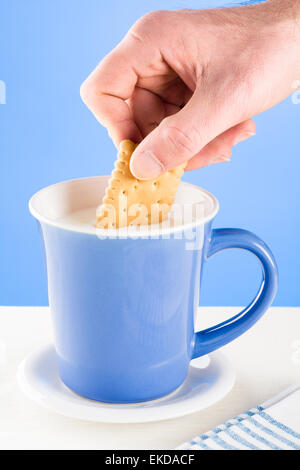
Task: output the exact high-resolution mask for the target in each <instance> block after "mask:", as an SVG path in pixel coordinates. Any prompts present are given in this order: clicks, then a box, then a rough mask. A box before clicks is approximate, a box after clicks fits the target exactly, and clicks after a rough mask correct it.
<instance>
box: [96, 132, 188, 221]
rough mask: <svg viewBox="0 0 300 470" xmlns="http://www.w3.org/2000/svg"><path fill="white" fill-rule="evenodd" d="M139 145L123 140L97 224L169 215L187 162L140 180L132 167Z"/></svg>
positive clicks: (152, 219)
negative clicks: (131, 161)
mask: <svg viewBox="0 0 300 470" xmlns="http://www.w3.org/2000/svg"><path fill="white" fill-rule="evenodd" d="M136 147H137V145H136V144H134V143H133V142H131V141H130V140H123V141H122V142H121V143H120V148H119V153H118V160H117V161H116V163H115V169H114V170H113V172H112V177H111V179H110V180H109V186H108V188H107V189H106V192H105V196H104V198H103V201H102V204H101V206H100V207H99V208H98V210H97V223H96V227H97V228H110V229H115V228H120V227H126V226H139V225H149V224H157V223H159V222H162V221H163V220H165V219H167V217H168V214H169V211H170V209H171V206H172V204H173V202H174V198H175V194H176V191H177V187H178V184H179V182H180V178H181V176H182V174H183V172H184V168H185V166H186V163H184V164H182V165H179V166H178V167H176V168H174V169H173V170H169V171H166V172H165V173H163V174H162V175H161V176H159V177H158V178H155V179H153V180H148V181H144V180H143V181H140V180H137V179H136V178H135V177H134V176H133V175H132V174H131V172H130V169H129V162H130V158H131V155H132V153H133V151H134V150H135V148H136Z"/></svg>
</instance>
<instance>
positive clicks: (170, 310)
mask: <svg viewBox="0 0 300 470" xmlns="http://www.w3.org/2000/svg"><path fill="white" fill-rule="evenodd" d="M107 180H108V177H105V176H100V177H92V178H82V179H78V180H72V181H65V182H62V183H58V184H56V185H53V186H49V187H47V188H45V189H42V190H41V191H39V192H38V193H36V194H35V195H34V196H33V197H32V198H31V200H30V211H31V213H32V214H33V216H34V217H35V218H36V219H37V220H38V221H39V223H40V226H41V230H42V235H43V240H44V247H45V253H46V263H47V274H48V292H49V303H50V308H51V315H52V319H53V325H54V341H55V349H56V353H57V363H58V369H59V374H60V377H61V379H62V381H63V382H64V384H65V385H67V386H68V387H69V388H70V389H71V390H73V391H74V392H76V393H78V394H80V395H82V396H84V397H87V398H90V399H93V400H97V401H102V402H109V403H132V402H141V401H147V400H153V399H156V398H159V397H162V396H164V395H167V394H169V393H171V392H173V391H174V390H175V389H177V388H178V387H180V386H181V385H182V383H183V382H184V380H185V378H186V376H187V372H188V367H189V363H190V361H191V360H192V359H193V358H197V357H199V356H203V355H205V354H208V353H210V352H211V351H214V350H216V349H218V348H220V347H222V346H224V345H225V344H227V343H229V342H230V341H232V340H234V339H235V338H237V337H238V336H240V335H241V334H242V333H244V332H245V331H246V330H248V329H249V328H250V327H251V326H252V325H254V323H255V322H256V321H257V320H258V319H259V318H260V317H261V316H262V315H263V313H264V312H265V311H266V310H267V308H268V307H269V306H270V305H271V303H272V301H273V298H274V296H275V293H276V290H277V277H278V275H277V268H276V263H275V261H274V258H273V255H272V253H271V251H270V249H269V248H268V247H267V245H266V244H265V243H264V242H263V241H262V240H261V239H259V238H258V237H257V236H256V235H254V234H253V233H251V232H248V231H245V230H241V229H236V228H223V229H214V230H212V227H211V226H212V220H213V219H214V217H215V215H216V213H217V211H218V202H217V200H216V199H215V198H214V197H213V196H212V195H211V194H209V193H207V192H206V191H204V190H202V189H200V188H198V187H197V186H193V185H190V184H188V183H180V186H179V190H178V194H181V197H182V200H183V202H184V203H193V204H194V203H195V201H196V202H199V204H203V201H204V202H205V204H204V205H205V208H206V209H205V211H206V212H205V211H204V212H205V213H202V215H201V217H199V218H198V219H196V220H194V221H192V222H191V223H190V226H189V227H188V229H189V231H190V234H189V238H188V240H187V237H186V236H185V233H186V229H187V227H186V225H178V226H174V227H170V228H167V229H164V231H163V232H157V233H155V234H154V235H155V236H152V237H147V236H139V235H137V236H135V237H133V236H132V237H130V236H122V235H120V236H119V237H118V236H116V234H115V235H114V236H106V237H105V236H104V237H102V236H99V234H97V233H96V229H95V228H94V227H93V225H92V224H85V225H84V224H83V225H76V223H72V224H70V223H66V217H67V216H68V214H71V213H80V212H77V211H81V210H83V209H85V208H93V207H96V206H97V205H98V204H99V202H100V201H101V198H102V196H103V193H104V190H105V187H106V186H107ZM92 211H93V209H92ZM106 233H107V232H106ZM191 233H192V235H193V236H194V238H193V237H191ZM193 240H196V241H195V243H194V242H193ZM193 243H194V245H193ZM228 248H241V249H244V250H247V251H250V252H251V253H253V254H254V255H255V256H256V257H257V258H258V259H259V261H260V263H261V267H262V274H263V277H262V282H261V285H260V287H259V290H258V294H257V295H256V297H255V298H254V300H253V301H252V302H251V304H250V305H249V306H248V307H247V308H245V309H244V310H242V311H241V312H240V313H239V314H238V315H235V316H234V317H233V318H230V319H228V320H227V321H224V322H223V323H221V324H218V325H216V326H214V327H211V328H208V329H206V330H203V331H199V332H195V331H194V315H195V314H196V313H197V308H198V303H199V292H200V279H201V275H200V274H201V272H202V267H203V263H204V262H206V261H207V260H208V259H209V258H210V257H211V256H213V255H215V254H216V253H218V252H219V251H223V250H226V249H228Z"/></svg>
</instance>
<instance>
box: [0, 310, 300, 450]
mask: <svg viewBox="0 0 300 470" xmlns="http://www.w3.org/2000/svg"><path fill="white" fill-rule="evenodd" d="M238 310H239V309H238V308H236V307H235V308H232V307H224V308H223V307H222V308H221V307H218V308H212V307H210V308H207V307H203V308H201V309H200V315H199V322H198V323H197V327H198V328H203V327H206V326H208V325H211V324H214V323H216V322H218V321H221V320H223V319H224V318H226V317H229V316H231V315H233V314H234V313H236V312H237V311H238ZM51 340H52V328H51V321H50V314H49V309H48V308H46V307H0V449H106V450H111V449H115V450H121V449H130V450H132V449H151V450H155V449H161V450H169V449H173V448H175V447H176V446H178V445H179V444H181V443H182V442H184V441H186V440H189V439H190V438H192V437H193V436H195V435H196V434H199V433H202V432H205V431H208V430H209V429H211V428H212V427H214V426H216V425H217V424H220V423H222V422H224V421H226V420H227V419H229V418H231V417H233V416H235V415H237V414H239V413H241V412H242V411H245V410H247V409H249V408H251V407H253V406H255V405H257V404H259V403H262V402H263V401H265V400H266V399H268V398H270V397H272V396H273V395H275V394H277V393H278V392H280V391H281V390H283V389H284V388H286V387H288V386H290V385H292V384H294V383H296V382H299V381H300V308H284V307H280V308H279V307H277V308H271V309H270V310H269V311H268V312H267V314H266V315H265V316H264V317H263V318H262V319H261V320H260V321H259V322H258V323H257V324H256V325H255V326H254V327H253V328H252V329H251V330H250V331H249V332H247V333H246V334H244V335H243V336H242V337H240V338H238V339H237V340H235V341H234V342H233V343H232V344H230V345H228V346H226V347H224V348H223V350H224V352H225V353H226V354H227V356H228V357H229V358H230V359H231V361H232V363H233V365H234V367H235V369H236V372H237V380H236V384H235V386H234V388H233V390H232V391H231V393H230V394H229V395H228V396H227V397H226V398H224V399H223V400H222V401H221V402H219V403H217V404H216V405H214V406H212V407H210V408H208V409H207V410H205V411H202V412H198V413H194V414H192V415H188V416H185V417H183V418H178V419H172V420H168V421H163V422H155V423H150V424H131V425H127V424H122V425H116V424H98V423H89V422H83V421H77V420H73V419H70V418H65V417H63V416H59V415H57V414H55V413H52V412H50V411H47V410H46V409H44V408H41V407H39V406H38V405H36V404H35V403H34V402H32V401H31V400H29V399H28V398H27V397H25V396H24V395H23V393H22V392H21V391H20V390H19V388H18V386H17V383H16V371H17V367H18V365H19V363H20V361H21V360H22V359H23V358H24V357H25V356H26V355H27V354H28V353H30V352H31V351H34V350H35V349H36V348H38V347H40V346H42V345H45V344H47V343H49V342H51Z"/></svg>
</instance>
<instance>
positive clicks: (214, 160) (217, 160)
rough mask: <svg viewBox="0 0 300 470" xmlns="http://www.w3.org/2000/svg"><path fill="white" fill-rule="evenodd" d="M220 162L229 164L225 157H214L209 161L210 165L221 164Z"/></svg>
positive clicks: (228, 158)
mask: <svg viewBox="0 0 300 470" xmlns="http://www.w3.org/2000/svg"><path fill="white" fill-rule="evenodd" d="M222 162H230V157H227V155H221V156H218V157H214V158H212V159H211V161H210V163H211V164H213V163H222Z"/></svg>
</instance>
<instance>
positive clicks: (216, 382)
mask: <svg viewBox="0 0 300 470" xmlns="http://www.w3.org/2000/svg"><path fill="white" fill-rule="evenodd" d="M17 377H18V383H19V385H20V387H21V389H22V390H23V392H24V393H25V394H26V395H27V396H28V397H29V398H31V399H32V400H34V401H36V402H37V403H39V404H40V405H42V406H44V407H46V408H48V409H49V410H52V411H54V412H56V413H59V414H62V415H64V416H69V417H72V418H77V419H82V420H87V421H97V422H102V423H143V422H150V421H160V420H165V419H171V418H177V417H179V416H184V415H187V414H189V413H193V412H196V411H200V410H203V409H204V408H207V407H208V406H211V405H213V404H214V403H216V402H217V401H219V400H221V398H223V397H224V396H225V395H226V394H227V393H228V392H229V391H230V390H231V388H232V387H233V384H234V381H235V373H234V370H233V367H232V365H231V363H230V362H229V361H228V359H227V358H226V357H225V356H224V355H223V354H222V353H220V352H214V353H213V354H210V355H209V356H204V357H201V358H199V359H194V360H193V361H192V362H191V365H190V368H189V373H188V377H187V379H186V380H185V382H184V383H183V385H181V387H179V388H178V389H177V390H175V391H174V392H173V393H171V394H170V395H167V396H166V397H163V398H160V399H158V400H153V401H148V402H143V403H136V404H129V405H127V404H125V405H124V404H120V405H115V404H110V403H102V402H96V401H92V400H89V399H87V398H83V397H81V396H79V395H76V394H75V393H74V392H72V391H71V390H70V389H68V388H67V387H66V386H65V385H64V384H63V383H62V381H61V380H60V378H59V375H58V370H57V365H56V354H55V350H54V347H53V346H47V347H46V348H45V347H44V348H42V349H39V350H38V351H36V352H34V353H32V354H30V355H29V356H28V357H27V358H25V359H24V360H23V361H22V363H21V364H20V366H19V369H18V374H17Z"/></svg>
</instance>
